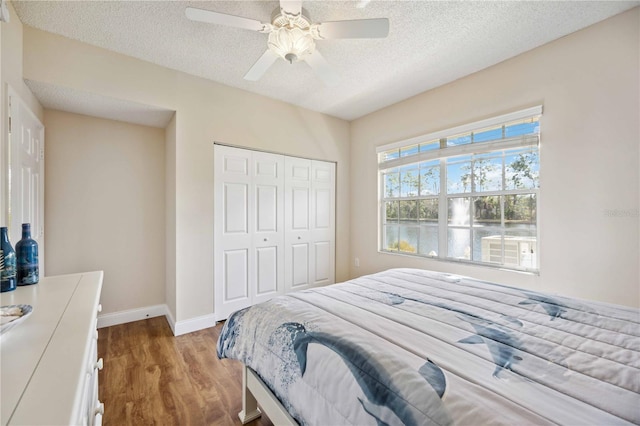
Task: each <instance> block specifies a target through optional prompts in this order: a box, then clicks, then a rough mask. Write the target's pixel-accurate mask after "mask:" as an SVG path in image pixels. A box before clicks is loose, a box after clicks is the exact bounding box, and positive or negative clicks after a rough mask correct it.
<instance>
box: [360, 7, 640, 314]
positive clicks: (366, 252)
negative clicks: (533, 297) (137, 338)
mask: <svg viewBox="0 0 640 426" xmlns="http://www.w3.org/2000/svg"><path fill="white" fill-rule="evenodd" d="M639 14H640V12H639V9H638V8H635V9H634V10H632V11H630V12H627V13H624V14H621V15H618V16H615V17H613V18H611V19H609V20H606V21H604V22H602V23H599V24H596V25H594V26H592V27H589V28H587V29H585V30H583V31H580V32H577V33H574V34H572V35H570V36H567V37H564V38H562V39H560V40H557V41H555V42H552V43H550V44H547V45H545V46H542V47H540V48H538V49H535V50H532V51H530V52H528V53H525V54H523V55H520V56H518V57H516V58H514V59H511V60H508V61H506V62H503V63H501V64H498V65H496V66H493V67H491V68H488V69H486V70H483V71H481V72H478V73H476V74H473V75H471V76H468V77H466V78H463V79H461V80H458V81H456V82H453V83H451V84H449V85H446V86H443V87H440V88H438V89H435V90H432V91H429V92H426V93H423V94H421V95H419V96H416V97H414V98H412V99H409V100H407V101H404V102H401V103H398V104H396V105H393V106H391V107H388V108H385V109H383V110H380V111H378V112H375V113H372V114H370V115H368V116H366V117H363V118H361V119H359V120H355V121H354V122H352V125H351V180H352V186H353V190H352V194H353V197H352V202H351V259H353V258H354V257H359V258H360V262H361V266H360V268H352V269H351V274H352V275H354V276H355V275H360V274H364V273H370V272H373V271H379V270H382V269H386V268H389V267H397V266H406V267H420V268H427V269H436V270H441V271H449V272H454V273H459V274H465V275H471V276H474V277H478V278H481V279H488V280H493V281H498V282H504V283H509V284H513V285H517V286H522V287H527V288H532V289H540V290H544V291H551V292H557V293H560V294H564V295H570V296H576V297H580V298H586V299H595V300H601V301H606V302H614V303H619V304H624V305H632V306H640V281H639V277H640V272H639V266H638V265H639V263H640V262H639V260H638V259H640V249H639V244H640V243H639V241H640V239H639V238H638V235H639V222H640V220H639V218H638V213H637V212H638V207H639V193H640V189H639V183H638V182H639V176H638V169H639V162H638V158H639V154H640V153H639V145H640V123H639V119H640V118H639V117H640V110H639V108H640V96H639V87H640V86H639V79H638V76H639V74H640V68H639V64H640V58H639V52H640V44H639V42H640V37H639V28H640V25H638V23H639V21H640V17H639ZM540 104H542V105H543V106H544V112H543V117H542V120H541V148H540V169H541V170H540V214H539V226H540V256H541V260H540V265H541V266H540V267H541V271H540V275H539V276H535V275H528V274H521V273H511V272H505V271H498V270H494V269H490V268H482V267H473V266H460V265H455V264H452V263H447V262H442V261H433V260H428V259H419V258H414V257H406V256H397V255H389V254H381V253H378V252H377V249H376V248H377V245H378V244H377V240H376V232H375V230H376V229H377V221H376V220H377V219H376V216H377V215H376V214H375V213H372V212H376V211H377V187H376V185H374V184H372V182H376V179H377V177H376V166H377V165H376V154H375V148H376V146H379V145H383V144H386V143H390V142H394V141H398V140H403V139H407V138H410V137H413V136H417V135H420V134H426V133H429V132H433V131H437V130H441V129H446V128H450V127H453V126H456V125H460V124H465V123H469V122H473V121H476V120H480V119H483V118H487V117H491V116H495V115H499V114H504V113H507V112H511V111H515V110H519V109H523V108H526V107H530V106H534V105H540ZM608 210H609V211H617V212H626V213H628V215H627V216H621V217H615V216H612V215H610V214H609V213H608V212H607V211H608ZM615 214H617V213H614V215H615Z"/></svg>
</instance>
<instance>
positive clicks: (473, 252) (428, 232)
mask: <svg viewBox="0 0 640 426" xmlns="http://www.w3.org/2000/svg"><path fill="white" fill-rule="evenodd" d="M478 225H479V226H474V227H473V228H469V227H459V228H456V227H449V229H448V230H447V245H448V250H447V257H453V258H461V259H470V260H475V261H483V256H482V255H483V253H482V246H483V244H482V241H483V240H482V239H483V238H488V239H487V240H485V260H484V261H488V260H487V257H488V255H489V253H487V246H488V245H487V242H488V241H489V240H491V239H492V238H490V237H500V236H501V229H500V228H499V227H498V228H496V227H495V226H492V225H493V224H492V223H488V224H478ZM505 237H506V239H512V240H515V241H518V240H519V239H518V238H517V237H525V238H522V239H521V240H524V241H531V240H532V239H533V243H532V244H528V245H522V246H521V250H526V251H527V252H530V253H529V254H530V255H531V256H529V257H533V258H534V260H533V261H531V260H528V261H527V263H528V265H520V266H528V267H534V268H535V267H536V265H535V258H537V257H538V253H537V245H536V244H535V238H536V228H535V226H532V225H529V224H510V225H507V226H506V227H505ZM512 237H513V238H512ZM383 240H384V241H385V242H386V244H385V248H386V249H387V250H396V249H397V247H398V245H400V251H402V252H407V253H415V254H421V255H429V254H431V255H434V256H435V255H438V254H439V248H438V226H437V225H429V224H417V223H416V221H400V222H399V223H397V224H390V225H385V228H384V236H383Z"/></svg>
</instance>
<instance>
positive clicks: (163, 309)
mask: <svg viewBox="0 0 640 426" xmlns="http://www.w3.org/2000/svg"><path fill="white" fill-rule="evenodd" d="M168 312H169V308H168V307H167V305H154V306H147V307H144V308H136V309H128V310H126V311H120V312H112V313H110V314H103V315H98V328H103V327H110V326H112V325H118V324H126V323H128V322H133V321H139V320H143V319H147V318H154V317H161V316H163V315H165V316H166V315H167V313H168ZM167 319H168V318H167Z"/></svg>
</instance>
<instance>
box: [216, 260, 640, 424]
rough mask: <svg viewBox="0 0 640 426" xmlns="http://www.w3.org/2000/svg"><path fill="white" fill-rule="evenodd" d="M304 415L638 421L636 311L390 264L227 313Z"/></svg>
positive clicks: (223, 351)
mask: <svg viewBox="0 0 640 426" xmlns="http://www.w3.org/2000/svg"><path fill="white" fill-rule="evenodd" d="M218 357H220V358H233V359H237V360H240V361H242V362H243V363H244V364H245V365H247V366H248V367H250V368H252V369H253V370H254V371H256V372H257V373H258V375H259V376H260V377H261V378H262V380H263V381H264V382H265V383H266V384H267V385H268V386H269V387H270V388H271V390H272V391H273V393H274V394H275V395H276V396H277V397H278V398H279V399H280V401H281V402H282V404H283V406H284V407H285V408H286V409H287V410H288V411H289V413H290V414H291V415H292V417H293V418H294V419H296V421H297V422H298V423H300V424H302V425H375V426H382V425H426V424H437V425H446V424H510V425H514V424H518V425H522V424H566V425H577V424H592V425H612V424H640V310H638V309H633V308H626V307H622V306H614V305H607V304H600V303H596V302H587V301H581V300H580V301H579V300H575V299H569V298H562V297H557V296H551V295H546V294H542V293H537V292H533V291H527V290H523V289H517V288H513V287H507V286H501V285H497V284H492V283H487V282H483V281H477V280H473V279H470V278H466V277H460V276H454V275H450V274H444V273H437V272H430V271H424V270H417V269H392V270H388V271H385V272H381V273H377V274H373V275H368V276H363V277H360V278H356V279H353V280H350V281H347V282H344V283H341V284H335V285H331V286H327V287H321V288H315V289H313V290H306V291H301V292H297V293H291V294H289V295H286V296H281V297H277V298H274V299H272V300H270V301H268V302H265V303H262V304H259V305H256V306H253V307H251V308H247V309H244V310H241V311H238V312H236V313H234V314H233V315H232V316H231V317H230V318H229V319H228V320H227V322H226V323H225V325H224V328H223V330H222V332H221V334H220V338H219V341H218Z"/></svg>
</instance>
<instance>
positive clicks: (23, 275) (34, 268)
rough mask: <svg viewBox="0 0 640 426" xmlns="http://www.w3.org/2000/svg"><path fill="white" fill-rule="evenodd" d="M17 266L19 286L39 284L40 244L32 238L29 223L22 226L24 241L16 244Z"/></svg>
mask: <svg viewBox="0 0 640 426" xmlns="http://www.w3.org/2000/svg"><path fill="white" fill-rule="evenodd" d="M16 264H17V270H18V273H17V277H18V282H17V284H18V285H30V284H37V283H38V280H39V276H40V274H39V270H38V243H37V242H36V240H34V239H32V238H31V224H29V223H23V224H22V239H21V240H20V241H18V243H17V244H16Z"/></svg>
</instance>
